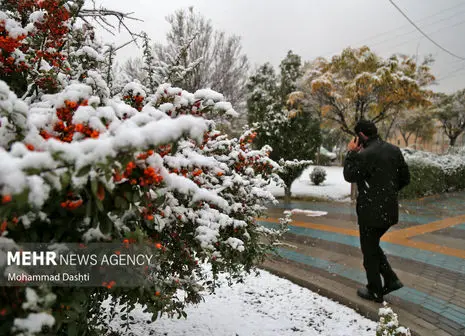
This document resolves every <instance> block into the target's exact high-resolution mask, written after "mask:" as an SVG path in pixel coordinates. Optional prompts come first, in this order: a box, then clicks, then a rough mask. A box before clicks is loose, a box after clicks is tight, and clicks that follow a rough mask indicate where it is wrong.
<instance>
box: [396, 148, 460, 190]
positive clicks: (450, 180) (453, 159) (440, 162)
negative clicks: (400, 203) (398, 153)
mask: <svg viewBox="0 0 465 336" xmlns="http://www.w3.org/2000/svg"><path fill="white" fill-rule="evenodd" d="M404 156H405V159H406V161H407V164H408V166H409V169H410V175H411V181H410V184H409V185H408V186H407V187H405V188H404V189H403V190H402V191H401V193H400V197H401V198H417V197H423V196H428V195H433V194H439V193H443V192H448V191H455V190H463V189H465V156H463V155H451V154H449V155H434V154H431V153H426V152H413V151H409V150H405V151H404Z"/></svg>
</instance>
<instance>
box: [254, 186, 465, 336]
mask: <svg viewBox="0 0 465 336" xmlns="http://www.w3.org/2000/svg"><path fill="white" fill-rule="evenodd" d="M291 209H302V210H316V211H326V212H328V214H327V215H325V216H321V217H308V216H306V215H304V214H298V215H296V214H295V215H293V222H292V225H291V226H290V230H289V232H288V233H287V234H286V236H285V243H286V244H285V245H283V246H282V247H280V248H279V249H278V256H276V257H273V258H272V259H271V260H269V261H267V262H265V263H264V265H263V267H264V268H265V269H267V270H269V271H271V272H272V273H274V274H276V275H279V276H282V277H285V278H288V279H289V280H291V281H294V282H295V283H297V284H299V285H302V286H305V287H307V288H310V289H311V290H313V291H315V292H318V293H320V294H322V295H324V296H327V297H329V298H331V299H334V300H336V301H338V302H340V303H342V304H344V305H346V306H349V307H352V308H354V309H355V310H357V311H358V312H360V313H361V314H362V315H364V316H366V317H368V318H370V319H373V320H377V319H378V309H379V308H380V307H381V305H380V304H377V303H374V302H369V301H366V300H363V299H360V298H359V297H358V296H357V295H356V289H357V288H358V287H360V286H364V285H365V283H366V278H365V272H364V269H363V265H362V254H361V251H360V243H359V236H358V227H357V224H356V215H355V209H354V204H351V203H336V202H331V203H330V202H327V203H326V202H301V201H293V202H291V203H287V204H285V203H280V204H279V205H278V206H275V207H274V208H271V209H270V210H269V213H268V217H267V218H265V219H260V223H261V224H263V225H264V226H267V227H274V226H275V225H276V223H278V218H279V217H281V216H282V213H283V211H284V210H291ZM381 246H382V248H383V250H384V252H385V253H386V255H387V257H388V259H389V261H390V263H391V265H392V267H393V268H394V270H395V271H396V273H397V274H398V276H399V278H400V279H401V281H402V282H403V283H404V288H402V289H400V290H398V291H395V292H393V293H391V294H389V295H387V296H385V301H387V302H388V303H389V305H390V306H391V307H392V308H393V309H394V311H395V312H396V313H397V314H398V315H399V320H400V322H401V324H402V325H404V326H406V327H409V328H410V329H411V330H412V332H413V334H414V335H420V336H430V335H431V336H465V192H457V193H451V194H446V195H440V196H433V197H428V198H424V199H419V200H415V201H404V202H401V215H400V222H399V224H397V225H395V226H393V227H392V228H391V229H390V230H389V232H388V233H387V234H386V235H385V236H384V237H383V240H382V243H381Z"/></svg>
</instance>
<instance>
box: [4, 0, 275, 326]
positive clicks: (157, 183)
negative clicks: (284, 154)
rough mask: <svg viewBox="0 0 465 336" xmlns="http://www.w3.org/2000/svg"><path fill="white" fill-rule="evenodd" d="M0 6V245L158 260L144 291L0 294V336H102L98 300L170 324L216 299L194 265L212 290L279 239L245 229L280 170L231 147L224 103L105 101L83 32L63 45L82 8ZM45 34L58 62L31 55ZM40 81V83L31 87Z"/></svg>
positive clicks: (209, 97)
mask: <svg viewBox="0 0 465 336" xmlns="http://www.w3.org/2000/svg"><path fill="white" fill-rule="evenodd" d="M0 4H1V8H2V10H0V36H1V39H0V51H1V52H0V55H1V56H2V57H3V58H2V59H1V60H0V61H1V63H0V66H1V67H2V69H9V71H7V76H4V77H2V80H0V117H1V124H0V147H1V149H0V170H1V171H2V174H0V198H1V204H0V223H1V224H0V243H1V244H0V246H1V247H2V248H8V250H20V249H21V246H22V244H24V243H28V242H42V243H51V242H53V243H63V242H75V243H92V242H102V241H103V242H108V241H112V242H119V243H124V244H132V243H135V242H139V243H142V242H144V243H150V244H152V245H153V246H155V247H156V249H157V251H158V252H157V255H156V258H155V259H156V262H155V263H154V264H153V265H151V266H150V268H149V269H147V272H149V273H150V274H151V275H152V277H151V278H149V279H150V281H149V282H148V284H147V286H143V287H142V286H141V287H137V288H132V287H119V286H118V284H115V283H114V282H110V284H108V283H107V284H103V286H102V287H99V288H92V287H79V288H76V287H54V286H52V285H51V284H44V285H43V286H41V287H37V288H32V287H30V286H26V285H25V284H22V286H17V287H13V288H12V289H11V290H8V291H1V292H0V312H1V315H2V316H1V319H2V323H1V324H0V334H1V335H10V334H18V333H23V334H28V335H29V334H35V333H40V332H41V330H42V327H44V328H46V329H48V331H47V333H49V334H57V335H83V334H87V335H101V334H103V333H105V330H106V326H105V325H102V324H101V319H100V318H99V316H100V314H101V309H102V307H101V304H102V302H103V301H104V300H106V299H109V298H112V299H113V300H115V301H117V302H118V303H119V304H120V306H121V309H122V311H118V312H117V313H120V314H122V313H123V311H124V313H125V314H127V313H128V312H129V311H131V310H132V309H134V307H135V305H136V303H137V304H141V305H143V306H145V308H146V310H147V311H148V312H150V313H152V314H153V318H156V317H157V316H158V315H159V314H162V313H169V314H173V313H178V314H179V315H180V316H182V314H184V313H183V308H184V305H185V304H187V303H192V302H198V301H199V300H200V299H201V296H200V292H201V290H202V288H211V289H214V286H215V283H214V281H213V283H211V282H210V281H209V280H207V278H208V277H207V276H206V275H205V273H204V270H203V268H202V264H203V263H205V262H207V263H210V264H211V265H212V267H211V272H212V275H213V279H215V278H216V277H217V275H218V274H219V273H220V272H226V273H227V274H229V275H230V277H231V278H233V279H237V278H240V275H241V273H242V272H243V271H244V270H245V271H249V270H251V269H252V268H253V267H254V266H255V264H256V263H257V262H258V261H260V260H262V259H263V258H264V257H265V255H266V254H267V253H268V252H269V251H270V249H271V248H272V246H273V245H272V243H273V242H274V241H275V240H276V238H277V237H278V236H279V234H280V232H278V231H273V230H267V229H264V228H263V227H261V226H260V225H259V224H258V223H257V222H256V218H257V217H260V216H261V215H263V212H264V210H265V205H266V204H268V203H269V202H273V201H274V198H273V196H272V195H271V194H270V193H269V192H266V191H264V188H263V187H264V186H265V185H267V184H268V183H269V182H270V179H271V178H274V171H276V170H277V169H279V166H278V165H277V164H276V163H275V162H274V161H273V160H271V159H270V158H269V156H268V152H269V149H268V148H267V147H265V148H257V149H253V148H252V147H251V146H252V143H253V138H254V137H255V134H254V133H253V132H252V131H247V132H246V133H244V134H243V136H241V137H240V138H238V139H229V138H228V137H227V136H225V135H223V134H221V132H219V131H217V130H216V129H215V128H214V123H212V122H211V121H210V120H209V119H211V118H212V117H214V116H215V115H217V114H234V110H233V108H232V105H231V104H230V103H227V102H225V101H224V97H223V95H221V94H219V93H217V92H215V91H212V90H208V89H207V90H197V91H196V92H195V93H189V92H187V91H184V90H182V89H180V88H175V87H172V86H171V85H169V84H162V85H160V86H159V87H158V88H157V90H156V91H155V92H150V91H147V90H146V88H145V87H144V86H143V85H141V84H140V83H128V84H127V85H126V86H125V87H124V88H123V90H122V92H121V94H120V95H117V96H112V95H111V92H110V90H109V88H108V85H107V83H106V81H105V78H104V76H102V71H101V69H99V64H100V62H101V58H100V57H99V55H100V53H99V52H98V51H97V50H98V46H93V45H92V43H91V42H92V38H91V36H92V34H89V35H86V34H84V35H83V36H87V37H89V38H90V41H91V42H85V43H82V44H80V45H77V44H76V42H79V41H78V40H75V39H74V38H73V34H74V33H75V29H78V28H76V26H75V25H74V23H75V21H77V18H78V16H79V10H80V8H82V6H75V7H73V6H72V5H73V3H71V2H67V3H66V4H63V3H62V2H59V1H54V0H45V1H41V2H38V3H36V2H34V1H30V2H28V1H26V2H13V1H9V0H1V1H0ZM81 4H82V3H81ZM4 9H7V10H4ZM37 12H40V13H41V14H40V13H37ZM34 13H35V14H34ZM57 13H58V14H59V15H58V14H57ZM55 16H56V17H55ZM20 18H25V19H24V20H20ZM58 18H59V19H58ZM42 20H56V21H53V22H49V21H42ZM43 22H47V24H44V23H43ZM52 23H53V24H55V25H52ZM57 25H58V26H57ZM57 27H58V28H59V29H58V30H56V31H54V32H53V34H55V35H56V36H54V38H55V39H56V40H55V42H54V43H58V42H59V43H60V44H61V46H66V47H67V48H66V51H65V50H64V49H65V48H63V49H60V47H58V46H57V47H58V49H57V50H55V51H53V50H52V49H50V48H52V47H50V48H48V49H45V50H43V48H44V47H43V44H41V43H34V41H35V39H36V38H40V37H44V36H48V35H47V34H52V33H50V30H51V29H52V30H54V29H55V28H57ZM80 33H82V31H81V32H80ZM87 37H85V38H84V41H86V40H87ZM57 41H58V42H57ZM68 47H69V48H68ZM41 52H44V54H41ZM26 54H27V55H36V56H35V57H39V58H42V60H46V62H47V63H48V64H49V66H50V68H51V69H48V68H47V69H44V70H39V71H38V70H37V64H42V60H39V59H35V57H33V58H30V57H29V56H25V55H26ZM9 57H13V60H11V59H10V60H8V58H9ZM17 63H18V64H17ZM68 67H69V68H68ZM45 68H46V66H45ZM42 71H44V73H42ZM50 71H51V72H53V75H50V76H49V77H50V78H51V80H50V81H48V82H46V83H44V82H43V81H41V78H43V77H44V76H45V73H48V74H50ZM2 74H5V72H2ZM45 84H46V85H45ZM52 84H54V85H52ZM55 84H56V85H55ZM19 95H22V96H23V95H24V97H25V98H24V99H22V98H20V97H19ZM38 98H40V99H38ZM4 255H5V251H4V250H0V257H2V258H3V256H4ZM7 267H9V266H7V265H6V264H5V263H0V274H1V275H2V276H3V275H4V274H5V271H7V270H8V269H7ZM179 290H181V291H182V292H183V293H184V294H185V295H183V296H178V295H177V293H179ZM128 323H129V322H128ZM44 330H45V329H44Z"/></svg>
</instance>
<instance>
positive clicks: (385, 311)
mask: <svg viewBox="0 0 465 336" xmlns="http://www.w3.org/2000/svg"><path fill="white" fill-rule="evenodd" d="M378 314H379V322H378V326H377V328H376V336H411V333H410V329H408V328H405V327H402V326H399V320H398V317H397V314H396V313H394V311H393V310H392V309H391V308H389V307H388V306H387V305H386V303H384V307H383V308H380V309H379V313H378Z"/></svg>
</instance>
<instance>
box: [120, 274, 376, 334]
mask: <svg viewBox="0 0 465 336" xmlns="http://www.w3.org/2000/svg"><path fill="white" fill-rule="evenodd" d="M221 282H222V286H221V287H220V288H218V289H217V291H216V293H215V294H213V295H208V296H206V297H205V302H202V303H200V304H199V305H197V306H191V307H188V309H187V311H186V312H187V319H180V320H178V319H169V318H166V317H163V318H161V319H159V320H157V321H155V322H154V323H150V324H146V323H145V320H146V319H147V318H148V314H145V313H143V312H142V309H141V308H140V307H139V308H137V309H136V311H135V312H134V313H133V314H132V315H133V316H134V319H135V322H138V323H136V324H135V325H134V326H133V327H132V330H131V331H132V332H133V334H132V335H135V336H146V335H154V336H159V335H167V336H178V335H193V336H197V335H199V336H200V335H201V336H205V335H215V336H216V335H218V336H223V335H228V336H229V335H231V336H234V335H237V336H245V335H246V336H252V335H260V336H262V335H266V336H286V335H292V336H295V335H306V336H313V335H315V336H316V335H318V336H325V335H326V336H365V335H366V336H373V335H374V334H375V333H376V323H375V322H373V321H370V320H368V319H366V318H364V317H362V316H361V315H359V314H357V313H356V312H355V311H354V310H352V309H350V308H347V307H345V306H342V305H340V304H338V303H336V302H334V301H331V300H329V299H327V298H325V297H323V296H320V295H318V294H315V293H313V292H311V291H310V290H308V289H306V288H303V287H299V286H297V285H295V284H293V283H291V282H290V281H288V280H285V279H282V278H279V277H276V276H274V275H272V274H270V273H268V272H266V271H260V276H259V277H255V275H250V276H247V277H246V279H245V281H244V283H241V284H235V285H233V286H232V287H228V286H227V285H226V283H225V281H224V279H223V280H222V281H221ZM139 321H140V322H139ZM120 322H121V321H118V320H113V321H112V326H115V327H116V325H117V323H120Z"/></svg>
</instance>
